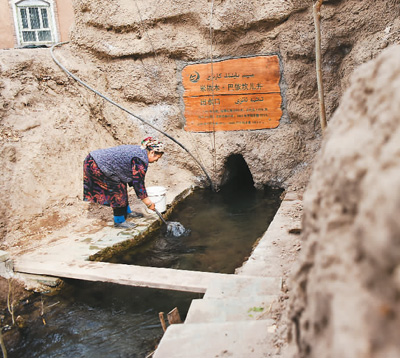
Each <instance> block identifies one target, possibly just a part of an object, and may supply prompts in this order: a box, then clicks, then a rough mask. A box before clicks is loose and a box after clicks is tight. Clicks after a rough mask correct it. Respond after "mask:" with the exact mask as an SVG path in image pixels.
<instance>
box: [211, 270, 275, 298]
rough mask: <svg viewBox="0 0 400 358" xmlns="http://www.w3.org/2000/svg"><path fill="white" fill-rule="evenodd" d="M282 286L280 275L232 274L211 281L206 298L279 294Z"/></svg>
mask: <svg viewBox="0 0 400 358" xmlns="http://www.w3.org/2000/svg"><path fill="white" fill-rule="evenodd" d="M281 288H282V278H280V277H258V276H240V275H231V276H230V277H229V279H226V280H212V281H210V282H209V285H208V288H207V291H206V293H205V295H204V299H208V298H226V297H254V296H268V295H277V294H279V292H280V291H281Z"/></svg>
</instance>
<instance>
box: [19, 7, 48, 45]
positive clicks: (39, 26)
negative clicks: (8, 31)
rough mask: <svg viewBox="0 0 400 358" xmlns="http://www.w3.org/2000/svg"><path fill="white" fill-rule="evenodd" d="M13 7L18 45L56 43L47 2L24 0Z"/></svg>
mask: <svg viewBox="0 0 400 358" xmlns="http://www.w3.org/2000/svg"><path fill="white" fill-rule="evenodd" d="M15 6H16V8H15V9H16V16H17V20H18V35H19V43H20V45H22V46H24V45H46V44H51V43H54V42H56V41H55V33H54V29H53V18H54V16H53V9H52V6H51V4H50V3H49V2H47V1H41V0H24V1H20V2H17V3H16V4H15Z"/></svg>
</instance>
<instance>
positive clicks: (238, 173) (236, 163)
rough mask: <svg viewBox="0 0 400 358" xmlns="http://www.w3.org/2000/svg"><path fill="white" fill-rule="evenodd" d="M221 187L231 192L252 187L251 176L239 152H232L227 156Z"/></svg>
mask: <svg viewBox="0 0 400 358" xmlns="http://www.w3.org/2000/svg"><path fill="white" fill-rule="evenodd" d="M221 187H222V188H223V189H226V190H230V191H232V192H242V191H247V190H249V189H250V190H251V189H252V188H254V180H253V176H252V175H251V172H250V169H249V167H248V166H247V163H246V161H245V160H244V158H243V156H242V155H241V154H232V155H230V156H229V157H228V158H227V160H226V162H225V171H224V173H223V175H222V180H221Z"/></svg>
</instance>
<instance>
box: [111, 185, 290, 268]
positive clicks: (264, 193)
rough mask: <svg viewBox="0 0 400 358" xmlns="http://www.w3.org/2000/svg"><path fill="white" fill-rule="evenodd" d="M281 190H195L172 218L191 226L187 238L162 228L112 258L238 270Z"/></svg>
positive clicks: (269, 218) (270, 215) (276, 205)
mask: <svg viewBox="0 0 400 358" xmlns="http://www.w3.org/2000/svg"><path fill="white" fill-rule="evenodd" d="M281 193H282V190H281V189H271V188H268V189H265V190H255V189H254V188H252V189H249V190H244V191H237V190H236V191H234V190H231V189H230V188H228V189H222V190H221V191H220V192H218V193H215V192H212V191H210V190H206V189H204V190H203V189H202V190H197V191H195V192H194V193H193V194H192V195H190V196H189V197H188V198H186V199H185V200H184V201H183V202H181V203H180V204H178V205H177V207H176V208H175V209H174V212H173V214H172V216H171V217H170V218H168V220H171V221H177V222H180V223H181V224H182V225H183V226H184V227H185V228H187V229H190V230H191V234H190V235H189V236H184V237H178V238H177V237H168V235H165V230H166V228H163V229H162V230H160V231H159V232H156V233H154V234H153V238H152V239H151V240H149V241H148V242H146V243H145V244H143V245H141V246H140V247H138V248H134V249H131V250H129V251H126V252H124V253H122V254H119V255H116V256H114V257H113V258H112V259H111V260H110V262H113V263H124V264H132V265H140V266H153V267H169V268H175V269H184V270H194V271H207V272H220V273H234V271H235V269H236V268H237V267H240V266H241V264H242V263H243V261H244V260H245V258H246V257H248V256H249V255H250V253H251V250H252V246H253V245H254V243H255V242H256V240H257V239H258V238H260V237H261V236H262V235H263V233H264V232H265V231H266V229H267V228H268V226H269V224H270V222H271V221H272V219H273V217H274V215H275V213H276V211H277V209H278V208H279V205H280V198H279V197H280V194H281Z"/></svg>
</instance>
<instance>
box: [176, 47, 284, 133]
mask: <svg viewBox="0 0 400 358" xmlns="http://www.w3.org/2000/svg"><path fill="white" fill-rule="evenodd" d="M279 80H280V67H279V58H278V56H276V55H273V56H257V57H250V58H240V59H232V60H225V61H220V62H214V63H213V64H212V66H211V63H205V64H195V65H188V66H186V67H185V68H184V69H183V71H182V82H183V87H184V94H183V100H184V104H185V118H186V125H185V130H187V131H191V132H212V131H235V130H252V129H264V128H276V127H277V126H278V125H279V121H280V119H281V117H282V109H281V105H282V97H281V91H280V87H279Z"/></svg>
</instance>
